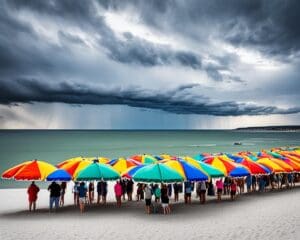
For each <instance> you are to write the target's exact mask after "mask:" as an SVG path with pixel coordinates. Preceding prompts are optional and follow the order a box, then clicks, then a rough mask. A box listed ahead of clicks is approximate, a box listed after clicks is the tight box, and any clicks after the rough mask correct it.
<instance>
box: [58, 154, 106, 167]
mask: <svg viewBox="0 0 300 240" xmlns="http://www.w3.org/2000/svg"><path fill="white" fill-rule="evenodd" d="M85 160H88V161H93V160H96V161H98V162H100V163H108V162H109V159H108V158H105V157H74V158H70V159H67V160H64V161H62V162H60V163H58V164H56V166H57V167H58V168H62V166H64V165H66V164H68V163H71V162H73V163H74V162H81V161H85Z"/></svg>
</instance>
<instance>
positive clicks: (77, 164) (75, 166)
mask: <svg viewBox="0 0 300 240" xmlns="http://www.w3.org/2000/svg"><path fill="white" fill-rule="evenodd" d="M92 163H93V161H91V160H87V159H83V160H80V159H79V160H73V161H70V162H68V163H66V164H64V165H63V166H61V167H60V168H61V169H64V170H66V171H67V172H68V173H69V174H70V175H71V176H72V178H73V179H74V178H76V176H77V174H78V172H79V171H80V170H82V169H83V168H85V167H87V166H89V165H90V164H92Z"/></svg>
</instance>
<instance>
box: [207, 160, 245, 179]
mask: <svg viewBox="0 0 300 240" xmlns="http://www.w3.org/2000/svg"><path fill="white" fill-rule="evenodd" d="M205 163H208V164H210V165H212V166H214V167H215V168H217V169H219V170H220V171H222V172H223V173H224V174H225V175H226V176H230V177H243V176H248V175H250V171H249V170H248V169H247V168H245V167H243V166H242V165H239V164H237V163H234V162H233V161H228V160H224V159H222V158H221V157H214V158H213V159H207V160H205Z"/></svg>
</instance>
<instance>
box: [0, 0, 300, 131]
mask: <svg viewBox="0 0 300 240" xmlns="http://www.w3.org/2000/svg"><path fill="white" fill-rule="evenodd" d="M299 12H300V1H297V0H295V1H289V0H287V1H281V0H272V1H256V0H249V1H243V0H236V1H231V0H228V1H222V0H220V1H217V0H210V1H201V0H194V1H193V0H191V1H190V0H187V1H181V0H177V1H176V0H166V1H161V0H156V1H154V0H147V1H142V0H141V1H139V0H132V1H124V0H119V1H118V0H116V1H108V0H107V1H96V0H87V1H72V0H66V1H63V0H57V1H55V0H52V1H51V0H50V1H38V0H36V1H33V0H30V1H29V0H28V1H23V0H20V1H17V0H8V1H5V0H1V1H0V32H1V34H0V89H1V94H0V128H4V129H6V128H51V129H55V128H101V129H135V128H138V129H148V128H149V129H153V128H155V129H170V128H172V129H177V128H178V129H201V128H208V129H212V128H217V129H220V128H221V129H223V128H236V127H243V126H257V125H279V124H281V125H283V124H284V125H287V124H299V123H300V121H299V120H300V105H299V100H300V94H299V93H298V92H299V90H300V28H299V22H300V14H299Z"/></svg>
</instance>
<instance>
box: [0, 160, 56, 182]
mask: <svg viewBox="0 0 300 240" xmlns="http://www.w3.org/2000/svg"><path fill="white" fill-rule="evenodd" d="M55 170H56V167H54V166H53V165H52V164H49V163H47V162H45V161H41V160H32V161H26V162H24V163H21V164H18V165H16V166H14V167H12V168H10V169H8V170H6V171H5V172H4V173H3V174H2V178H12V179H15V180H30V181H33V180H45V179H46V177H47V176H48V175H49V174H50V173H52V172H54V171H55Z"/></svg>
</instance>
